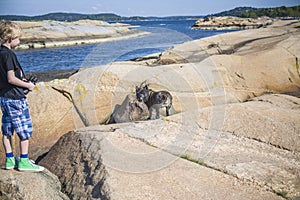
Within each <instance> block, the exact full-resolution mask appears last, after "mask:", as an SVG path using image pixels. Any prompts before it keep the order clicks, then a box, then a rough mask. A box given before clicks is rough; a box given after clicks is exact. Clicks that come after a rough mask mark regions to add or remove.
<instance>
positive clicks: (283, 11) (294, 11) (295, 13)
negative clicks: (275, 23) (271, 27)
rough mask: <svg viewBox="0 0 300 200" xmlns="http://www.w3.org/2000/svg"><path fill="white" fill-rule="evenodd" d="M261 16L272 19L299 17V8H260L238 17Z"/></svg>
mask: <svg viewBox="0 0 300 200" xmlns="http://www.w3.org/2000/svg"><path fill="white" fill-rule="evenodd" d="M262 16H268V17H272V18H276V17H295V18H299V17H300V6H294V7H285V6H282V7H277V8H260V9H257V10H255V11H253V10H251V11H250V10H249V11H247V12H244V13H242V14H241V15H239V17H249V18H257V17H262Z"/></svg>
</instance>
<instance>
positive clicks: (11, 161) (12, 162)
mask: <svg viewBox="0 0 300 200" xmlns="http://www.w3.org/2000/svg"><path fill="white" fill-rule="evenodd" d="M14 168H17V161H16V158H15V157H12V158H6V162H5V169H14Z"/></svg>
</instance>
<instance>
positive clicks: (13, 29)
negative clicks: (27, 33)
mask: <svg viewBox="0 0 300 200" xmlns="http://www.w3.org/2000/svg"><path fill="white" fill-rule="evenodd" d="M21 34H22V29H21V26H20V25H19V24H18V23H16V22H11V21H1V22H0V38H1V42H6V41H8V40H10V39H14V38H16V37H20V36H21Z"/></svg>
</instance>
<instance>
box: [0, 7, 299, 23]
mask: <svg viewBox="0 0 300 200" xmlns="http://www.w3.org/2000/svg"><path fill="white" fill-rule="evenodd" d="M208 16H236V17H247V18H257V17H262V16H268V17H271V18H277V17H294V18H300V5H299V6H293V7H285V6H281V7H277V8H252V7H237V8H234V9H232V10H228V11H224V12H220V13H216V14H211V15H208ZM208 16H201V17H208ZM192 17H193V16H170V17H162V18H161V17H140V16H133V17H121V16H119V15H116V14H113V13H102V14H78V13H60V12H58V13H49V14H46V15H39V16H32V17H31V16H20V15H0V20H15V21H39V20H55V21H78V20H83V19H90V20H101V21H122V20H147V19H150V20H151V19H152V20H160V19H164V20H168V19H170V20H180V19H188V18H192Z"/></svg>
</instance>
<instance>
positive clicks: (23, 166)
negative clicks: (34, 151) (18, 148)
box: [18, 158, 45, 172]
mask: <svg viewBox="0 0 300 200" xmlns="http://www.w3.org/2000/svg"><path fill="white" fill-rule="evenodd" d="M44 169H45V168H44V167H42V166H39V165H36V164H34V161H32V160H29V159H28V158H20V160H19V163H18V170H19V171H33V172H40V171H43V170H44Z"/></svg>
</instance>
